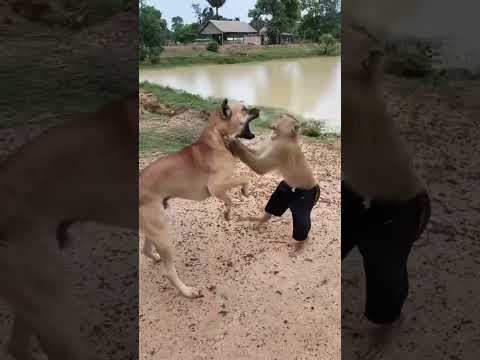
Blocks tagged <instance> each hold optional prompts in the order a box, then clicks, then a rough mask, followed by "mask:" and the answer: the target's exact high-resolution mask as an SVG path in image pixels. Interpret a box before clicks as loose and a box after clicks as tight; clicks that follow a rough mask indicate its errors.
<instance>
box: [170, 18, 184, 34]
mask: <svg viewBox="0 0 480 360" xmlns="http://www.w3.org/2000/svg"><path fill="white" fill-rule="evenodd" d="M181 26H183V19H182V18H181V17H180V16H175V17H173V18H172V30H174V31H175V28H177V27H181Z"/></svg>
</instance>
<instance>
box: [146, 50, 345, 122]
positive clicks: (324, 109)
mask: <svg viewBox="0 0 480 360" xmlns="http://www.w3.org/2000/svg"><path fill="white" fill-rule="evenodd" d="M140 81H149V82H151V83H155V84H159V85H162V86H169V87H171V88H174V89H180V90H184V91H187V92H189V93H192V94H197V95H200V96H202V97H215V98H229V99H234V100H239V101H244V102H245V103H246V104H248V105H259V106H267V107H275V108H282V109H285V110H287V111H289V112H291V113H293V114H298V115H301V116H303V117H304V118H308V119H315V120H322V121H325V125H326V127H327V128H328V129H330V130H333V131H340V128H341V120H340V119H341V113H340V111H341V110H340V108H341V63H340V57H313V58H304V59H289V60H275V61H266V62H255V63H244V64H231V65H198V66H196V65H195V66H190V67H176V68H168V69H142V70H141V71H140Z"/></svg>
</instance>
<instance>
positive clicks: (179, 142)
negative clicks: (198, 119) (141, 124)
mask: <svg viewBox="0 0 480 360" xmlns="http://www.w3.org/2000/svg"><path fill="white" fill-rule="evenodd" d="M193 140H194V139H193V134H192V133H190V132H188V131H184V132H178V130H177V131H175V132H172V133H166V132H164V131H160V130H159V129H155V128H148V129H140V130H139V153H140V156H145V155H148V154H152V153H154V152H157V151H159V152H161V153H164V154H169V153H172V152H176V151H179V150H181V149H183V148H184V147H186V146H188V145H190V144H191V143H192V142H193Z"/></svg>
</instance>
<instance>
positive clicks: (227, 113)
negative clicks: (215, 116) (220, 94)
mask: <svg viewBox="0 0 480 360" xmlns="http://www.w3.org/2000/svg"><path fill="white" fill-rule="evenodd" d="M222 114H223V116H224V117H225V118H226V119H230V117H231V116H232V110H230V107H229V106H228V99H225V100H223V102H222Z"/></svg>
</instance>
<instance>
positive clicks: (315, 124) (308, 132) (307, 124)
mask: <svg viewBox="0 0 480 360" xmlns="http://www.w3.org/2000/svg"><path fill="white" fill-rule="evenodd" d="M323 130H324V129H323V123H322V122H320V121H303V122H301V124H300V131H301V134H302V135H305V136H309V137H320V136H321V135H322V133H323Z"/></svg>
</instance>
